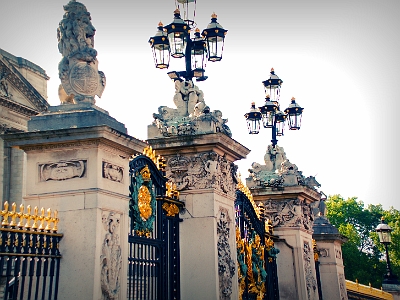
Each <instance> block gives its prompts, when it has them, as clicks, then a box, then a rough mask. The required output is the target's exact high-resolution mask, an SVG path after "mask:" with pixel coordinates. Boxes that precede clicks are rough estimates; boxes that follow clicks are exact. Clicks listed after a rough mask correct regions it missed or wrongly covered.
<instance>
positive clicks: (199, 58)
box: [192, 50, 206, 70]
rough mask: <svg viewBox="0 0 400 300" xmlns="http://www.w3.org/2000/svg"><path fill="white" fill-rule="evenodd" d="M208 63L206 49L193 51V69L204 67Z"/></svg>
mask: <svg viewBox="0 0 400 300" xmlns="http://www.w3.org/2000/svg"><path fill="white" fill-rule="evenodd" d="M205 67H206V64H205V62H204V51H203V50H197V51H192V70H194V69H204V68H205Z"/></svg>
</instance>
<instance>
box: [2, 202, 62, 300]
mask: <svg viewBox="0 0 400 300" xmlns="http://www.w3.org/2000/svg"><path fill="white" fill-rule="evenodd" d="M0 214H1V216H2V217H3V219H2V222H1V227H0V288H1V291H0V293H1V294H3V299H4V300H11V299H13V300H16V299H24V300H25V299H26V300H30V299H49V300H55V299H57V295H58V281H59V276H60V259H61V254H60V251H59V243H60V240H61V238H62V236H63V235H62V234H60V233H57V223H58V221H59V220H58V218H57V211H55V212H54V217H53V216H52V212H51V210H50V209H48V210H47V213H45V210H44V208H42V209H41V211H40V213H39V210H38V208H37V207H35V208H34V212H33V214H31V207H30V206H28V207H27V212H25V210H24V206H23V205H21V206H20V211H19V212H17V210H16V205H15V203H13V204H12V209H11V210H9V205H8V203H7V202H5V203H4V210H2V211H0Z"/></svg>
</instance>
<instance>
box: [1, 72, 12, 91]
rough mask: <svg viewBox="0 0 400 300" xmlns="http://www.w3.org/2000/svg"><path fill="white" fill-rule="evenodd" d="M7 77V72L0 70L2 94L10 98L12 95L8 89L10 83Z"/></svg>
mask: <svg viewBox="0 0 400 300" xmlns="http://www.w3.org/2000/svg"><path fill="white" fill-rule="evenodd" d="M6 79H7V74H6V72H5V71H4V70H3V71H1V72H0V96H4V97H7V98H10V97H11V96H12V95H11V93H10V91H9V90H8V83H7V80H6Z"/></svg>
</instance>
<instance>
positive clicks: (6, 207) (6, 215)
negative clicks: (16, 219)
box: [1, 201, 9, 226]
mask: <svg viewBox="0 0 400 300" xmlns="http://www.w3.org/2000/svg"><path fill="white" fill-rule="evenodd" d="M1 215H2V217H3V221H2V222H1V225H2V226H8V224H9V223H8V215H9V211H8V201H6V202H4V210H3V211H1Z"/></svg>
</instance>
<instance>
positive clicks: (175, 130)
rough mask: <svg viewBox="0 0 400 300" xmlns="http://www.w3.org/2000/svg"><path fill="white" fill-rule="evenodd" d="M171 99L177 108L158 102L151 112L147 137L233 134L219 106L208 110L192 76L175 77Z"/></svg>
mask: <svg viewBox="0 0 400 300" xmlns="http://www.w3.org/2000/svg"><path fill="white" fill-rule="evenodd" d="M173 102H174V104H175V106H176V108H170V107H167V106H160V107H159V108H158V113H154V114H153V118H154V121H153V124H152V125H151V126H153V127H154V129H155V130H154V131H149V138H153V137H169V136H176V135H193V134H204V133H215V132H222V133H225V134H226V135H228V136H232V133H231V131H230V129H229V127H228V126H227V125H226V123H227V122H228V119H223V118H222V112H221V111H220V110H214V111H210V108H209V107H208V106H207V105H206V103H205V101H204V93H203V92H202V91H201V90H200V89H199V88H198V87H197V86H196V85H195V84H194V83H193V81H191V80H187V81H183V80H181V79H176V80H175V95H174V97H173Z"/></svg>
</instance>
